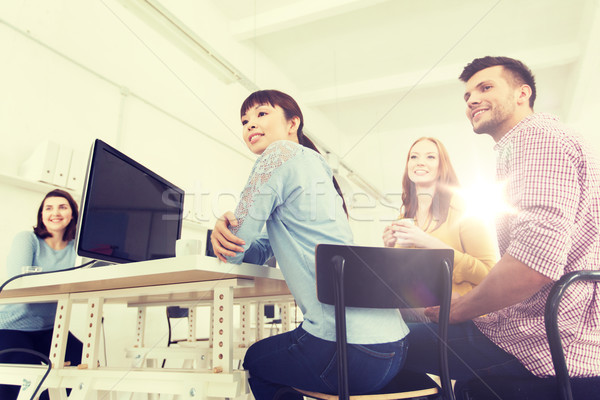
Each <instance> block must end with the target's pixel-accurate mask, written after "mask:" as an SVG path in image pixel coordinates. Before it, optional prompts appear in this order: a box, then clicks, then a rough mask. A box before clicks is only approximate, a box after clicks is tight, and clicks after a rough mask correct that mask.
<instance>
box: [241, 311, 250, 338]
mask: <svg viewBox="0 0 600 400" xmlns="http://www.w3.org/2000/svg"><path fill="white" fill-rule="evenodd" d="M249 315H250V304H248V303H242V304H240V333H241V337H240V344H241V346H242V347H248V344H249V343H250V339H249V335H250V323H249V322H250V321H249V318H248V316H249Z"/></svg>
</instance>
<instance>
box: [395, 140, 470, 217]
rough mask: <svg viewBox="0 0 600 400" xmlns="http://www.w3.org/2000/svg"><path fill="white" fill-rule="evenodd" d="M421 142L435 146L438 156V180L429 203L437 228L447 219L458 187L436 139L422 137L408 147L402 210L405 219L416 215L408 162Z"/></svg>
mask: <svg viewBox="0 0 600 400" xmlns="http://www.w3.org/2000/svg"><path fill="white" fill-rule="evenodd" d="M423 140H428V141H430V142H431V143H433V144H435V146H436V147H437V150H438V154H439V166H438V178H437V183H436V187H435V193H434V195H433V199H432V203H431V211H430V212H431V215H432V217H433V219H434V220H437V224H436V226H435V228H438V227H439V226H440V225H441V224H442V223H443V222H444V221H446V218H448V210H449V208H450V201H451V200H452V194H453V189H454V188H457V187H459V186H460V184H459V182H458V178H457V177H456V173H455V172H454V168H453V167H452V163H451V162H450V157H449V156H448V151H447V150H446V147H444V145H443V144H442V142H440V141H439V140H438V139H436V138H432V137H422V138H419V139H417V140H415V142H414V143H413V144H412V145H411V146H410V149H409V150H408V154H407V156H406V164H405V167H404V175H403V177H402V210H403V216H404V217H405V218H414V217H415V215H416V213H417V207H418V202H417V190H416V187H415V184H414V182H413V181H411V180H410V178H409V177H408V161H409V160H410V152H411V151H412V149H413V147H415V145H416V144H417V143H419V142H421V141H423Z"/></svg>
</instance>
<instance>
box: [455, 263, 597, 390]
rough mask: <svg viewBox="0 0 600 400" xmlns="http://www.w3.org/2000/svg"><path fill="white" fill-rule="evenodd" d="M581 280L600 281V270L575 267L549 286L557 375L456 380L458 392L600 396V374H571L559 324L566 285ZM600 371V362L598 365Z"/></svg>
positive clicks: (548, 326)
mask: <svg viewBox="0 0 600 400" xmlns="http://www.w3.org/2000/svg"><path fill="white" fill-rule="evenodd" d="M578 281H596V282H597V281H600V271H575V272H570V273H568V274H565V275H564V276H563V277H562V278H560V279H559V280H558V281H557V282H556V283H555V284H554V286H553V287H552V289H551V290H550V294H549V295H548V299H547V300H546V310H545V312H544V320H545V324H546V336H547V337H548V343H549V345H550V353H551V355H552V362H553V364H554V370H555V371H556V376H555V377H549V378H535V377H533V378H520V379H515V378H514V377H503V376H490V377H484V378H482V379H473V380H470V381H468V382H466V383H464V384H463V383H460V382H457V384H456V394H457V396H460V398H461V399H463V400H487V399H490V400H492V399H493V400H498V399H511V400H513V399H514V400H542V399H543V400H573V399H576V400H593V399H600V376H597V377H591V378H569V372H568V370H567V364H566V362H565V355H564V352H563V348H562V343H561V340H560V332H559V328H558V306H559V305H560V301H561V299H562V296H563V294H564V293H565V291H566V290H567V288H568V287H569V286H570V285H571V284H573V283H575V282H578ZM598 371H599V373H600V365H599V366H598Z"/></svg>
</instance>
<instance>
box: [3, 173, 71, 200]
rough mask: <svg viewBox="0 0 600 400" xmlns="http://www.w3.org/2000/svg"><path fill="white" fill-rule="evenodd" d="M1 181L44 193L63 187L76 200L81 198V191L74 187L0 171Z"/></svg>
mask: <svg viewBox="0 0 600 400" xmlns="http://www.w3.org/2000/svg"><path fill="white" fill-rule="evenodd" d="M0 183H5V184H7V185H12V186H16V187H20V188H22V189H27V190H31V191H34V192H38V193H44V194H45V193H48V192H49V191H51V190H53V189H62V190H66V191H67V192H69V193H71V195H72V196H73V198H75V199H76V200H79V199H81V193H78V192H75V191H74V190H73V189H69V188H66V187H61V186H56V185H52V184H50V183H46V182H40V181H32V180H29V179H25V178H21V177H20V176H16V175H8V174H3V173H0Z"/></svg>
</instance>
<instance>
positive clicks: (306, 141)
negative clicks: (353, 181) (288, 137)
mask: <svg viewBox="0 0 600 400" xmlns="http://www.w3.org/2000/svg"><path fill="white" fill-rule="evenodd" d="M298 143H299V144H300V145H302V146H304V147H308V148H309V149H311V150H314V151H316V152H317V153H319V154H321V152H320V151H319V149H317V146H315V144H314V143H313V141H312V140H310V139H309V138H308V137H306V136H305V135H304V133H302V132H300V131H298ZM333 187H334V188H335V190H336V192H338V194H339V195H340V197H341V198H342V207H343V208H344V212H345V213H346V216H348V209H347V208H346V200H344V195H343V194H342V189H341V188H340V185H339V184H338V181H337V179H335V176H334V177H333Z"/></svg>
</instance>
